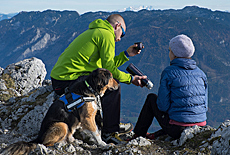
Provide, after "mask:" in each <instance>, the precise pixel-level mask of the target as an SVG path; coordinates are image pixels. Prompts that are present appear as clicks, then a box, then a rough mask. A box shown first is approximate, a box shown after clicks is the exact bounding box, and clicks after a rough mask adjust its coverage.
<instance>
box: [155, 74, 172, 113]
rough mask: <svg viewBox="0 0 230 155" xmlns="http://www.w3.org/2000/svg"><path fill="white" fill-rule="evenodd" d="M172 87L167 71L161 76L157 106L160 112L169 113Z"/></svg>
mask: <svg viewBox="0 0 230 155" xmlns="http://www.w3.org/2000/svg"><path fill="white" fill-rule="evenodd" d="M170 104H171V103H170V86H169V79H168V75H167V73H166V71H163V72H162V74H161V80H160V87H159V90H158V98H157V106H158V108H159V110H160V111H164V112H167V111H168V109H169V107H170Z"/></svg>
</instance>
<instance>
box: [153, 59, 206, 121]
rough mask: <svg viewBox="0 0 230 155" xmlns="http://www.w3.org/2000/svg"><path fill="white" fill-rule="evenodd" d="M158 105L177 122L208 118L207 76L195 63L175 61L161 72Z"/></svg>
mask: <svg viewBox="0 0 230 155" xmlns="http://www.w3.org/2000/svg"><path fill="white" fill-rule="evenodd" d="M157 105H158V108H159V110H161V111H164V112H167V113H168V114H169V118H170V119H172V120H175V121H178V122H184V123H197V122H203V121H205V120H206V119H207V117H206V112H207V110H208V82H207V77H206V75H205V74H204V72H203V71H202V70H201V69H200V68H199V67H197V66H196V62H195V61H194V60H192V59H186V58H176V59H174V60H172V61H171V62H170V66H168V67H166V68H165V69H164V71H163V72H162V74H161V81H160V87H159V90H158V99H157Z"/></svg>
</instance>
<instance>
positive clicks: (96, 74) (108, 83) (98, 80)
mask: <svg viewBox="0 0 230 155" xmlns="http://www.w3.org/2000/svg"><path fill="white" fill-rule="evenodd" d="M86 81H87V83H88V84H89V85H90V86H91V87H92V88H93V90H94V91H96V92H97V93H98V94H100V96H103V95H104V93H105V91H106V90H107V89H109V90H117V89H118V86H119V84H118V83H117V82H116V81H115V80H114V79H113V75H112V73H111V72H110V71H109V70H107V69H103V68H98V69H96V70H94V71H93V72H92V73H90V75H89V76H88V77H87V78H86Z"/></svg>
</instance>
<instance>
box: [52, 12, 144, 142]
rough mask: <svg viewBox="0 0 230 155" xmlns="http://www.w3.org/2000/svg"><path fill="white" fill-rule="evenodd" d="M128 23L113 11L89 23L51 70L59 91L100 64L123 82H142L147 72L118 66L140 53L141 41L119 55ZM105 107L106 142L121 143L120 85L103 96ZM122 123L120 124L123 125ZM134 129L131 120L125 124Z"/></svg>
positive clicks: (59, 92) (104, 129) (54, 87)
mask: <svg viewBox="0 0 230 155" xmlns="http://www.w3.org/2000/svg"><path fill="white" fill-rule="evenodd" d="M125 31H126V25H125V21H124V19H123V17H122V16H121V15H119V14H112V15H110V16H109V17H108V18H107V19H106V20H102V19H96V20H94V21H93V22H91V23H90V24H89V29H88V30H86V31H85V32H83V33H82V34H80V35H79V36H78V37H77V38H76V39H75V40H74V41H73V42H72V43H71V44H70V45H69V46H68V47H67V48H66V49H65V51H64V52H63V53H62V54H61V56H60V57H59V58H58V61H57V63H56V64H55V66H54V67H53V69H52V71H51V80H52V85H53V89H54V90H55V92H56V94H58V95H62V94H64V90H65V88H66V87H68V86H70V85H72V84H73V83H74V82H76V81H79V80H82V79H84V78H85V77H86V76H87V75H88V74H89V73H90V72H92V71H93V70H95V69H97V68H105V69H108V70H109V71H110V72H111V73H112V74H113V77H114V78H115V79H116V80H118V81H119V82H122V83H127V84H130V83H133V84H134V85H136V86H141V87H142V85H141V79H145V78H146V76H131V75H130V74H128V73H125V72H122V71H120V70H119V69H118V67H119V66H121V65H123V64H124V63H125V62H127V61H128V60H129V58H128V57H131V56H135V55H137V54H140V52H141V51H140V50H139V51H138V50H136V49H135V47H136V46H137V45H132V46H130V47H129V48H128V49H127V50H126V51H123V52H121V53H120V54H119V55H118V56H115V42H118V41H120V40H121V37H123V36H124V35H125ZM101 101H102V111H103V129H102V133H103V134H102V139H103V140H104V141H105V142H106V143H110V142H112V143H117V144H118V143H120V142H121V141H122V140H121V139H120V138H119V137H118V135H117V133H118V132H126V131H125V130H124V131H120V126H121V125H120V88H119V89H118V90H116V91H109V90H107V91H106V93H105V95H104V96H103V97H102V99H101ZM119 125H120V126H119ZM122 125H123V126H124V127H126V130H131V129H132V125H131V124H122Z"/></svg>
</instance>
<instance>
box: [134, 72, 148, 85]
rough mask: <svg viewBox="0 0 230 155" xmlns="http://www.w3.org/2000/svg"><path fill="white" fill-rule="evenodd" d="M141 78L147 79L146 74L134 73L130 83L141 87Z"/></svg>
mask: <svg viewBox="0 0 230 155" xmlns="http://www.w3.org/2000/svg"><path fill="white" fill-rule="evenodd" d="M141 79H147V76H145V75H144V76H139V75H135V76H133V80H132V84H134V85H135V86H140V87H143V86H142V84H141Z"/></svg>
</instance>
